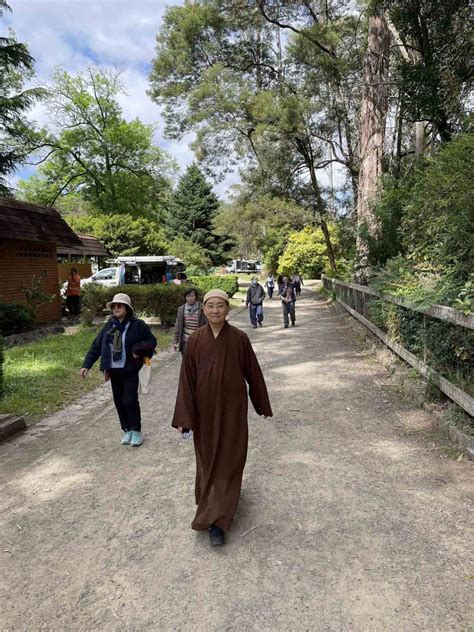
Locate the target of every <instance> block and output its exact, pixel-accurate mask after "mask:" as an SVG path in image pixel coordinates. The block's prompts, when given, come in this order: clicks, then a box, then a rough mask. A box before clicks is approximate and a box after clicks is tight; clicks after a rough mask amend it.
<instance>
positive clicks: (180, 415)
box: [171, 334, 196, 431]
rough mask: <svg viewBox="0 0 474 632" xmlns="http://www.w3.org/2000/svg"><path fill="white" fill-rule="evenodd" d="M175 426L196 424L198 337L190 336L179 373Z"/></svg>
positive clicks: (193, 426) (191, 426)
mask: <svg viewBox="0 0 474 632" xmlns="http://www.w3.org/2000/svg"><path fill="white" fill-rule="evenodd" d="M171 425H172V427H173V428H177V429H178V430H180V431H181V429H182V428H189V429H190V430H193V429H194V428H195V425H196V338H195V335H194V334H193V335H192V336H190V338H189V340H188V343H187V349H186V353H185V354H184V358H183V362H182V364H181V371H180V374H179V385H178V393H177V395H176V404H175V409H174V415H173V421H172V422H171Z"/></svg>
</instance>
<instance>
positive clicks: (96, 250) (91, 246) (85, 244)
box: [56, 233, 110, 257]
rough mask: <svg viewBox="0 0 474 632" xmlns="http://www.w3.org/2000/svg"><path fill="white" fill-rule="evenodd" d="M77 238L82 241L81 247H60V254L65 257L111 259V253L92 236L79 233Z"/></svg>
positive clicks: (58, 249) (58, 248)
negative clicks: (85, 256) (80, 256)
mask: <svg viewBox="0 0 474 632" xmlns="http://www.w3.org/2000/svg"><path fill="white" fill-rule="evenodd" d="M77 236H78V237H79V239H80V240H81V245H80V246H75V247H73V248H71V247H64V246H58V247H57V249H56V250H57V252H58V254H64V255H88V256H89V257H110V252H107V250H106V249H105V248H104V246H103V245H102V244H101V242H100V241H99V240H98V239H97V238H96V237H93V236H92V235H84V234H82V233H77Z"/></svg>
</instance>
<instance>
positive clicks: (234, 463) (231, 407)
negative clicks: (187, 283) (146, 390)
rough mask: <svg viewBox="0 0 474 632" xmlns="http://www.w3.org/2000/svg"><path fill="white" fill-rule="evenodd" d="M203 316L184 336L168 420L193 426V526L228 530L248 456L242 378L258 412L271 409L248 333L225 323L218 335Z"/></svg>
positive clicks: (266, 415) (245, 399) (268, 412)
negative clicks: (184, 346)
mask: <svg viewBox="0 0 474 632" xmlns="http://www.w3.org/2000/svg"><path fill="white" fill-rule="evenodd" d="M209 294H211V292H209ZM206 296H207V295H206ZM204 298H205V299H206V297H204ZM206 316H208V318H209V322H210V324H208V325H205V326H204V327H201V329H198V330H197V331H196V332H194V333H193V334H191V336H190V337H189V340H188V346H187V349H186V354H185V356H184V358H183V364H182V366H181V374H180V379H179V388H178V395H177V400H176V408H175V412H174V418H173V423H172V425H173V426H174V427H175V428H180V427H185V428H192V430H193V436H194V449H195V452H196V488H195V493H196V504H197V506H198V507H197V511H196V516H195V518H194V521H193V523H192V528H193V529H196V530H197V531H200V530H206V529H208V528H209V527H210V526H211V525H216V526H217V527H219V528H220V529H223V530H224V531H228V530H229V529H230V526H231V524H232V521H233V518H234V514H235V511H236V509H237V504H238V502H239V496H240V487H241V483H242V474H243V471H244V466H245V460H246V458H247V439H248V426H247V409H248V398H247V388H246V382H247V383H248V384H249V387H250V388H249V395H250V399H251V401H252V404H253V407H254V408H255V411H256V413H257V414H258V415H263V416H265V417H271V416H272V409H271V406H270V402H269V399H268V393H267V388H266V386H265V381H264V379H263V375H262V371H261V369H260V366H259V364H258V361H257V358H256V357H255V353H254V351H253V349H252V346H251V344H250V341H249V339H248V337H247V335H246V334H245V333H244V332H243V331H240V330H239V329H237V328H236V327H233V326H232V325H229V324H228V323H227V322H224V323H223V324H222V325H221V329H220V331H219V333H218V335H217V337H216V336H215V331H213V328H212V320H213V318H212V314H208V313H207V312H206Z"/></svg>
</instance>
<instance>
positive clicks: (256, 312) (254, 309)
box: [249, 303, 263, 327]
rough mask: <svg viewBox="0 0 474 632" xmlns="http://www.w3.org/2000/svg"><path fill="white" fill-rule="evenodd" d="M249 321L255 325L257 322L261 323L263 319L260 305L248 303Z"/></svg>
mask: <svg viewBox="0 0 474 632" xmlns="http://www.w3.org/2000/svg"><path fill="white" fill-rule="evenodd" d="M249 311H250V322H251V323H252V325H253V326H254V327H256V325H257V322H259V323H261V322H262V320H263V307H262V306H261V305H252V303H250V305H249Z"/></svg>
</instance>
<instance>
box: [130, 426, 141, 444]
mask: <svg viewBox="0 0 474 632" xmlns="http://www.w3.org/2000/svg"><path fill="white" fill-rule="evenodd" d="M142 441H143V439H142V433H141V432H140V431H139V430H132V440H131V441H130V444H131V445H134V446H137V445H140V444H141V443H142Z"/></svg>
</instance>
